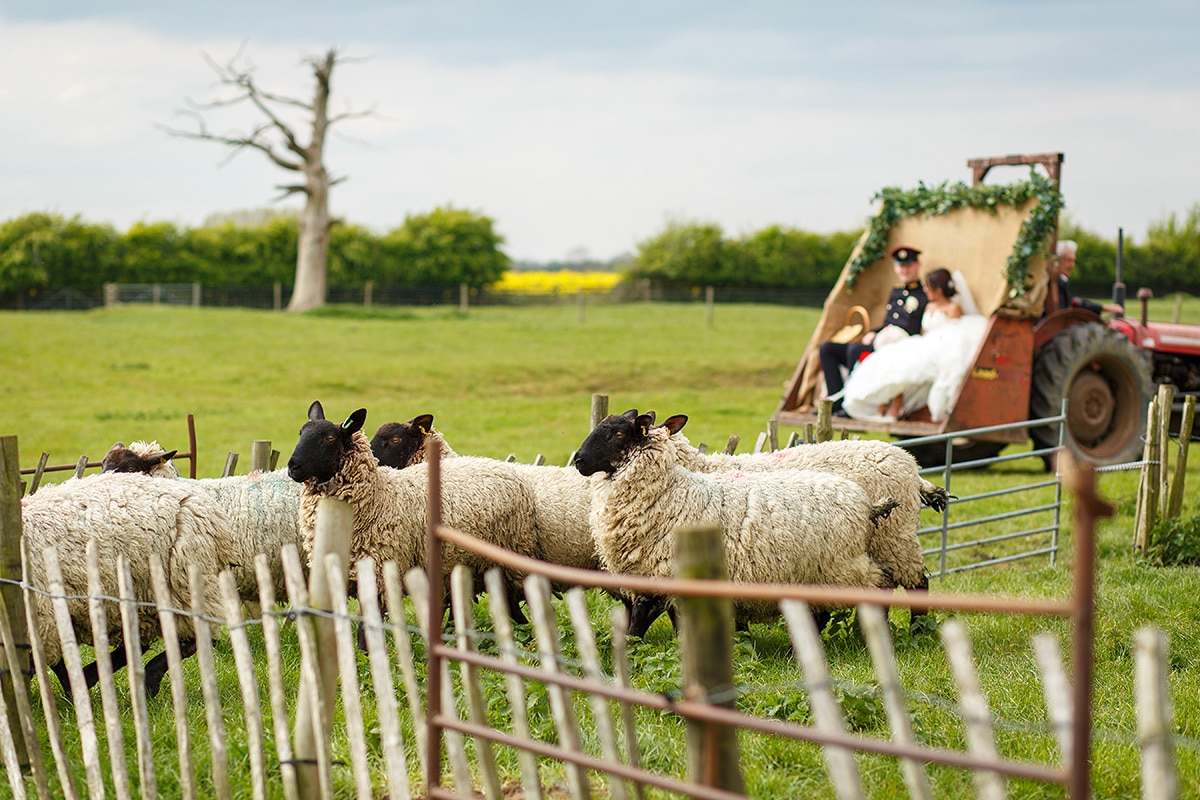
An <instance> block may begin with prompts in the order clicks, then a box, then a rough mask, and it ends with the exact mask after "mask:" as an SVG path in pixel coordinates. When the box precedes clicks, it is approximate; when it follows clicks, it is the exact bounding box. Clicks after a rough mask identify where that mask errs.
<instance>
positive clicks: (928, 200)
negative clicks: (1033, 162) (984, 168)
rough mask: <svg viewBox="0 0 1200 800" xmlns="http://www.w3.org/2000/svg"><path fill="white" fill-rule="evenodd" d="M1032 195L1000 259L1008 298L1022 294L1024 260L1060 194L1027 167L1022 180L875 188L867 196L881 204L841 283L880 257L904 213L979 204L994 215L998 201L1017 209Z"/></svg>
mask: <svg viewBox="0 0 1200 800" xmlns="http://www.w3.org/2000/svg"><path fill="white" fill-rule="evenodd" d="M1033 198H1036V199H1037V201H1038V202H1037V205H1035V206H1034V207H1033V210H1032V211H1031V212H1030V214H1029V218H1028V219H1026V220H1025V222H1024V223H1023V224H1022V225H1021V230H1020V231H1019V232H1018V233H1017V241H1016V243H1015V244H1014V245H1013V251H1012V253H1010V254H1009V256H1008V261H1007V262H1006V263H1005V276H1006V277H1007V278H1008V285H1009V297H1020V296H1021V295H1023V294H1025V273H1026V272H1027V271H1028V269H1029V259H1031V258H1032V257H1033V255H1034V254H1035V253H1037V252H1038V251H1039V250H1040V249H1041V248H1042V247H1043V246H1044V245H1045V243H1046V240H1047V239H1048V238H1049V236H1050V233H1051V232H1052V231H1053V230H1054V226H1055V224H1056V223H1057V221H1058V212H1059V210H1060V209H1061V208H1062V195H1061V194H1060V193H1059V191H1058V190H1057V189H1055V188H1054V184H1053V183H1052V182H1051V181H1050V179H1049V178H1047V177H1046V176H1044V175H1042V174H1040V173H1039V172H1038V171H1037V170H1035V169H1031V170H1030V175H1029V180H1028V181H1019V182H1017V183H1009V184H1004V185H999V186H987V185H983V184H980V185H977V186H968V185H966V184H965V183H961V182H959V183H953V184H947V183H945V182H943V183H941V184H939V185H937V186H926V185H925V184H924V182H922V183H919V184H918V185H917V188H916V189H911V190H908V191H905V190H903V189H896V188H887V189H883V190H881V191H880V192H879V193H878V194H876V195H875V197H873V198H872V200H882V201H883V202H882V205H881V206H880V209H879V213H878V214H876V215H875V217H874V218H872V220H871V224H870V228H869V232H868V233H867V239H866V241H865V242H864V243H863V247H862V250H861V251H860V252H859V254H858V258H856V259H854V261H852V262H851V263H850V268H849V270H848V272H847V275H846V286H847V288H849V289H853V288H854V284H855V283H856V282H857V281H858V276H859V275H860V274H862V271H863V270H865V269H866V268H867V267H869V266H870V265H871V264H874V263H875V262H876V261H879V260H881V259H883V258H884V257H885V255H886V254H885V253H884V247H886V245H887V238H888V232H889V231H891V229H892V227H893V226H894V225H895V224H896V223H898V222H899V221H900V220H902V219H904V218H905V217H912V216H916V215H917V214H924V215H925V216H927V217H933V216H940V215H942V214H946V213H948V212H950V211H953V210H955V209H957V208H981V209H987V210H989V211H991V212H992V213H993V214H994V213H995V212H996V209H997V208H998V207H1000V206H1010V207H1012V208H1020V207H1021V206H1022V205H1023V204H1024V203H1026V202H1028V201H1029V200H1030V199H1033Z"/></svg>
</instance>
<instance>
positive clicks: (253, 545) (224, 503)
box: [101, 441, 303, 603]
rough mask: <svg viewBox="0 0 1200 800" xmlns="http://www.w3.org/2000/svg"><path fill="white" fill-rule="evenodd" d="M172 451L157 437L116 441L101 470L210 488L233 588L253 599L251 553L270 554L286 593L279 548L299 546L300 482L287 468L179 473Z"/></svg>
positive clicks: (279, 587)
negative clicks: (225, 526) (220, 515)
mask: <svg viewBox="0 0 1200 800" xmlns="http://www.w3.org/2000/svg"><path fill="white" fill-rule="evenodd" d="M175 453H176V451H175V450H172V451H170V452H166V451H164V450H163V449H162V447H161V446H160V445H159V444H158V443H157V442H142V441H137V442H133V443H132V444H130V445H129V446H128V447H127V446H125V445H124V444H122V443H121V442H117V443H116V444H114V445H113V446H112V447H110V448H109V449H108V452H107V453H105V455H104V458H103V460H102V461H101V465H102V466H101V470H102V473H104V472H144V473H146V474H148V475H156V476H160V477H168V478H177V479H179V480H183V481H185V482H186V483H188V484H190V485H193V486H196V487H198V488H200V489H203V490H204V491H206V492H208V493H210V494H211V495H212V496H213V498H214V499H215V500H216V501H217V502H218V503H219V504H220V505H221V507H222V508H223V509H224V510H225V514H226V517H227V518H228V522H229V529H230V532H231V535H232V537H233V544H234V546H235V547H236V548H237V551H238V557H237V559H236V567H235V568H234V578H235V579H236V581H237V586H238V592H239V594H240V595H241V597H242V598H243V599H244V600H246V601H247V602H249V603H254V602H255V601H257V600H258V579H257V576H256V574H255V571H254V557H255V556H256V555H258V554H259V553H266V554H267V556H269V559H268V560H269V563H270V566H271V580H272V584H273V586H274V589H275V596H276V597H279V598H283V597H286V596H287V586H286V582H285V581H284V577H283V560H282V559H281V558H280V556H279V552H280V550H282V549H283V546H284V545H286V544H294V545H296V547H297V548H299V547H301V546H302V545H303V542H302V540H301V537H300V523H299V513H300V484H298V483H296V482H295V481H293V480H292V479H291V478H289V477H288V474H287V470H286V469H277V470H274V471H271V472H261V471H259V470H255V471H253V472H250V473H249V474H247V475H232V476H228V477H224V478H201V479H199V480H191V479H188V478H180V477H179V472H178V471H177V470H176V469H175V466H174V465H173V464H172V463H171V461H170V459H171V458H172V457H173V456H174V455H175Z"/></svg>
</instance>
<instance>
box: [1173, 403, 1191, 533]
mask: <svg viewBox="0 0 1200 800" xmlns="http://www.w3.org/2000/svg"><path fill="white" fill-rule="evenodd" d="M1195 423H1196V398H1195V397H1194V396H1189V397H1186V398H1184V401H1183V418H1182V419H1181V420H1180V422H1179V455H1178V456H1177V457H1176V459H1175V477H1174V478H1172V480H1171V500H1170V502H1169V503H1167V518H1168V519H1173V518H1175V517H1178V516H1179V514H1180V513H1181V512H1182V511H1183V484H1184V482H1185V480H1186V478H1187V461H1188V445H1189V444H1190V443H1191V440H1192V428H1193V427H1194V426H1195Z"/></svg>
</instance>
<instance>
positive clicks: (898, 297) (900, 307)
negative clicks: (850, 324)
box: [875, 281, 929, 336]
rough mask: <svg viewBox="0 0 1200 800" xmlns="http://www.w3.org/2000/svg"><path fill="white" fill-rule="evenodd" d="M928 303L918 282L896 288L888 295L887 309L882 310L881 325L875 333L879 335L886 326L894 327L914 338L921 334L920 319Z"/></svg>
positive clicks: (923, 288) (923, 289)
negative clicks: (901, 329)
mask: <svg viewBox="0 0 1200 800" xmlns="http://www.w3.org/2000/svg"><path fill="white" fill-rule="evenodd" d="M909 298H913V299H914V300H915V302H913V301H911V300H910V299H909ZM928 303H929V298H928V297H926V296H925V287H923V286H922V285H921V282H920V281H913V282H912V283H908V284H905V285H904V286H897V287H896V288H895V289H892V292H891V294H889V295H888V302H887V307H886V308H884V310H883V325H880V326H879V327H878V328H876V329H875V332H876V333H879V332H880V331H881V330H883V329H884V327H885V326H887V325H895V326H896V327H898V328H903V329H904V330H906V331H908V335H909V336H916V335H917V334H919V333H920V332H921V319H922V317H924V315H925V306H926V305H927V304H928Z"/></svg>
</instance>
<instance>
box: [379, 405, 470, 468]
mask: <svg viewBox="0 0 1200 800" xmlns="http://www.w3.org/2000/svg"><path fill="white" fill-rule="evenodd" d="M431 440H432V441H436V442H437V443H438V444H439V445H441V448H442V449H441V454H442V458H452V457H454V456H456V455H458V453H455V452H454V450H453V448H451V447H450V445H448V444H446V440H445V438H444V437H443V436H442V434H441V431H439V430H438V429H437V428H435V427H433V414H418V415H417V416H415V417H413V418H412V419H410V420H409V421H408V422H385V423H383V424H382V425H380V426H379V428H378V429H377V430H376V431H375V435H374V436H373V437H371V452H372V453H374V454H375V458H377V459H378V460H379V463H380V464H382V465H383V466H385V467H391V468H392V469H404V468H405V467H411V466H413V465H415V464H420V463H421V462H422V461H424V460H425V453H426V450H425V443H426V442H428V441H431Z"/></svg>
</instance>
